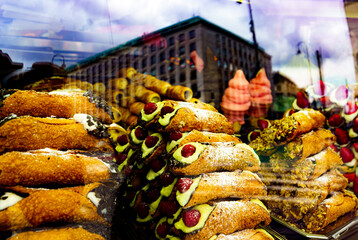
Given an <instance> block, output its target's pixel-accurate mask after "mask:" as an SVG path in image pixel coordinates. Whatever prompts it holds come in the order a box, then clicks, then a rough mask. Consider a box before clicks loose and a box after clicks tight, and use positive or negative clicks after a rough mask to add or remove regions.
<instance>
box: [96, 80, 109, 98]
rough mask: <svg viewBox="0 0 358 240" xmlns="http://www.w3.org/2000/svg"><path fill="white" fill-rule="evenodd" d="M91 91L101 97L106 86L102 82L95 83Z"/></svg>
mask: <svg viewBox="0 0 358 240" xmlns="http://www.w3.org/2000/svg"><path fill="white" fill-rule="evenodd" d="M93 91H94V92H95V93H96V94H97V95H99V96H103V95H104V94H105V92H106V85H105V84H104V83H103V82H96V83H94V84H93Z"/></svg>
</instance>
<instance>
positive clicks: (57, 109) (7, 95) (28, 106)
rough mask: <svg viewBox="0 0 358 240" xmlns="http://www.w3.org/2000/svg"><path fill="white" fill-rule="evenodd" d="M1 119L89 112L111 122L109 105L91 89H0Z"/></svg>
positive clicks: (111, 116)
mask: <svg viewBox="0 0 358 240" xmlns="http://www.w3.org/2000/svg"><path fill="white" fill-rule="evenodd" d="M0 103H2V104H1V107H0V119H1V118H4V117H6V116H8V115H9V114H10V113H14V114H16V115H18V116H25V115H30V116H34V117H52V116H55V117H58V118H72V117H73V116H74V115H75V114H77V113H85V114H90V115H93V116H95V117H97V118H98V119H100V120H101V122H104V123H107V124H110V123H112V122H113V114H112V111H111V108H110V106H109V105H108V104H107V103H106V102H105V101H104V100H103V99H101V98H99V97H97V96H95V95H93V94H92V93H91V92H86V93H84V94H78V93H56V92H53V93H45V92H36V91H32V90H29V91H25V90H4V89H3V90H1V91H0Z"/></svg>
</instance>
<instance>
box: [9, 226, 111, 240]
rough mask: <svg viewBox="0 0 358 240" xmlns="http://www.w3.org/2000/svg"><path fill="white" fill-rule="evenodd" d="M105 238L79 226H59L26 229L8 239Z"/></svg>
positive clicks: (78, 239)
mask: <svg viewBox="0 0 358 240" xmlns="http://www.w3.org/2000/svg"><path fill="white" fill-rule="evenodd" d="M48 239H51V240H105V238H104V237H102V236H101V235H99V234H96V233H92V232H89V231H87V230H85V229H83V228H81V227H77V228H59V229H51V230H50V229H49V230H41V231H28V232H21V233H18V234H16V235H14V236H12V237H10V238H8V240H48Z"/></svg>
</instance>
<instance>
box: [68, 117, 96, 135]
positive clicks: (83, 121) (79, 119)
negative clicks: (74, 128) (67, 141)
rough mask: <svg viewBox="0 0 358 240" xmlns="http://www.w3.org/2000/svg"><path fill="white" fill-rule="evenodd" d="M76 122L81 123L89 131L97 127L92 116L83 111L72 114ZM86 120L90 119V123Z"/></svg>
mask: <svg viewBox="0 0 358 240" xmlns="http://www.w3.org/2000/svg"><path fill="white" fill-rule="evenodd" d="M73 118H74V119H75V121H76V122H78V123H81V124H82V125H83V127H84V129H86V130H87V131H89V132H91V131H94V130H96V129H97V123H96V122H95V121H93V117H92V116H91V115H88V114H84V113H77V114H75V115H74V116H73ZM88 121H91V123H92V125H91V126H90V125H89V124H88Z"/></svg>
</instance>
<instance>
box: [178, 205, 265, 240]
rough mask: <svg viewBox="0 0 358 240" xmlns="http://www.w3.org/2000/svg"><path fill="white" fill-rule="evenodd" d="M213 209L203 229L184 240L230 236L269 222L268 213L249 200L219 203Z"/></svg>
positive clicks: (188, 235) (185, 237) (186, 236)
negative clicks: (221, 235) (222, 235)
mask: <svg viewBox="0 0 358 240" xmlns="http://www.w3.org/2000/svg"><path fill="white" fill-rule="evenodd" d="M214 205H215V208H214V210H213V211H212V213H211V214H210V216H209V218H208V219H207V221H206V223H205V225H204V227H203V228H202V229H200V230H199V231H198V232H197V233H195V234H190V233H189V234H186V235H185V236H184V237H183V239H184V240H199V239H200V240H201V239H209V238H210V237H211V236H214V235H217V234H226V235H227V234H231V233H233V232H236V231H240V230H244V229H252V228H255V227H256V226H258V225H259V224H260V223H261V224H262V225H263V226H266V225H268V224H269V223H270V222H271V217H270V214H269V212H268V211H267V210H266V209H264V208H263V207H262V206H260V205H258V204H257V203H254V202H251V201H249V200H238V201H221V202H216V203H214Z"/></svg>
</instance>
